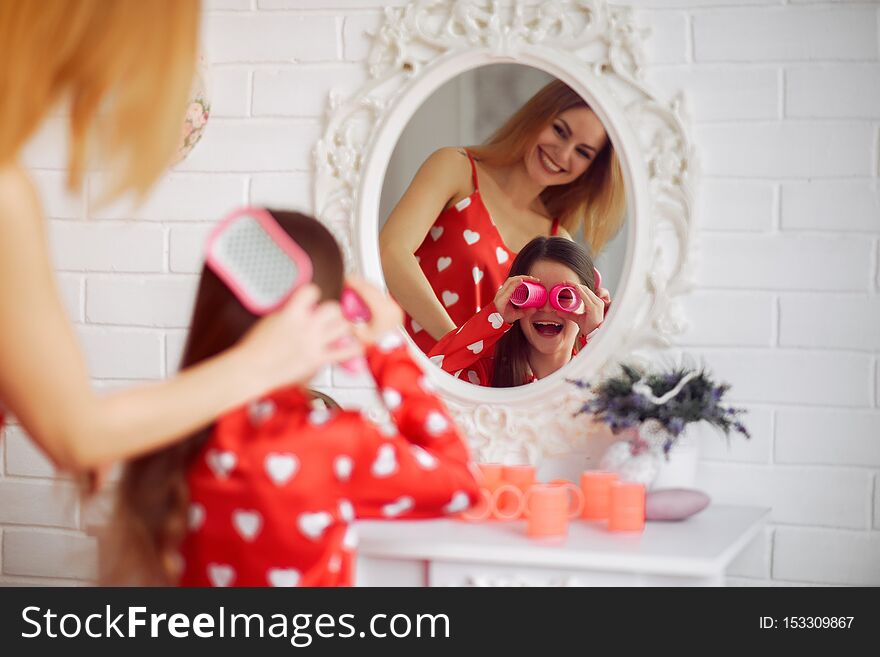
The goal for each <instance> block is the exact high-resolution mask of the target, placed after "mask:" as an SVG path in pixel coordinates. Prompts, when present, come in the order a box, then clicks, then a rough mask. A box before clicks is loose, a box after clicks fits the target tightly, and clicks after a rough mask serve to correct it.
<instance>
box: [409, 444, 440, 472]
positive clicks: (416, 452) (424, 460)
mask: <svg viewBox="0 0 880 657" xmlns="http://www.w3.org/2000/svg"><path fill="white" fill-rule="evenodd" d="M410 451H411V452H412V455H413V456H414V457H415V459H416V462H417V463H418V464H419V465H420V466H421V467H423V468H424V469H425V470H434V469H436V468H437V466H438V465H439V464H440V462H439V461H438V460H437V457H436V456H434V455H433V454H431V452H428V451H427V450H425V449H424V448H422V447H419V446H418V445H412V446H410Z"/></svg>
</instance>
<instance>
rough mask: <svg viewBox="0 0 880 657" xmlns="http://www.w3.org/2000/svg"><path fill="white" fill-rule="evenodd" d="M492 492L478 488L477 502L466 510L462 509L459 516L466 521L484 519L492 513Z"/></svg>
mask: <svg viewBox="0 0 880 657" xmlns="http://www.w3.org/2000/svg"><path fill="white" fill-rule="evenodd" d="M492 508H493V507H492V493H490V492H489V490H488V489H486V488H480V496H479V498H477V503H476V504H474V505H473V506H472V507H471V508H470V509H468V510H467V511H462V512H461V514H460V517H461V519H462V520H467V521H468V522H479V521H481V520H486V519H488V518H489V516H490V515H492Z"/></svg>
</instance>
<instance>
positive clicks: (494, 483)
mask: <svg viewBox="0 0 880 657" xmlns="http://www.w3.org/2000/svg"><path fill="white" fill-rule="evenodd" d="M477 468H478V469H479V470H480V475H481V476H482V481H481V482H480V485H481V486H485V487H486V488H488V489H489V492H490V493H491V492H492V491H494V490H495V489H496V488H498V487H499V486H500V485H501V484H503V483H504V481H503V476H504V466H503V465H502V464H500V463H477Z"/></svg>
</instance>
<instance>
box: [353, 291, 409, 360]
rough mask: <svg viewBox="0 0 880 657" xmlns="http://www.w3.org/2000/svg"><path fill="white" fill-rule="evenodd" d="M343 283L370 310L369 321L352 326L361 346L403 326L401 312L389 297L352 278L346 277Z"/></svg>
mask: <svg viewBox="0 0 880 657" xmlns="http://www.w3.org/2000/svg"><path fill="white" fill-rule="evenodd" d="M345 283H346V285H348V286H349V287H350V288H351V289H352V290H354V291H355V292H356V293H357V294H358V296H359V297H360V298H361V300H362V301H363V302H364V303H365V304H366V305H367V308H369V309H370V319H369V320H367V321H365V322H362V323H357V324H353V325H352V331H353V332H354V334H355V335H356V336H357V338H358V340H360V341H361V343H362V344H364V345H368V344H373V343H374V342H376V340H378V339H379V338H380V337H381V336H382V335H385V334H386V333H388V332H390V331H395V330H399V329H400V327H401V325H402V324H403V311H402V310H401V309H400V306H398V305H397V304H396V303H395V302H394V300H392V299H391V297H389V296H387V295H386V294H383V293H382V292H380V291H379V290H378V289H376V288H375V287H374V286H373V285H370V284H369V283H367V282H366V281H364V280H362V279H360V278H356V277H354V276H352V277H348V278H347V279H346V281H345Z"/></svg>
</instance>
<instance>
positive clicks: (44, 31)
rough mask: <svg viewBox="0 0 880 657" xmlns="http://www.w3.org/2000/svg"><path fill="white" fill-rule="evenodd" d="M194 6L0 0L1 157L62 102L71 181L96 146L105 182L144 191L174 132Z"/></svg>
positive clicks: (194, 1) (178, 1)
mask: <svg viewBox="0 0 880 657" xmlns="http://www.w3.org/2000/svg"><path fill="white" fill-rule="evenodd" d="M199 12H200V0H11V1H6V0H4V1H3V2H0V49H2V51H0V98H2V99H3V100H2V103H0V164H4V163H9V162H11V161H13V160H14V159H15V158H16V157H17V156H18V154H19V151H20V150H21V148H22V146H23V145H24V144H25V143H26V142H27V141H28V140H29V139H30V138H31V137H32V136H33V134H34V133H35V132H36V130H37V128H39V126H40V124H41V123H42V122H43V119H44V118H45V117H46V114H47V113H48V112H49V111H50V110H51V109H52V108H53V107H55V106H56V105H57V104H58V102H59V101H69V103H70V105H69V108H70V119H69V130H70V135H69V136H70V139H69V147H68V149H69V150H68V164H67V168H68V187H69V188H70V189H71V190H75V189H77V188H78V187H80V185H81V184H82V180H83V175H84V173H85V170H86V168H87V167H88V165H89V160H90V156H91V152H90V150H91V148H92V147H93V146H94V147H95V148H96V149H97V152H98V155H99V156H100V157H101V159H102V164H103V165H104V167H105V168H107V169H110V170H112V171H113V172H114V174H115V177H114V178H113V180H112V183H111V186H110V191H112V192H113V193H114V194H116V193H120V192H123V191H125V190H128V189H133V190H134V191H136V192H137V193H138V194H140V195H143V194H144V193H145V192H146V191H147V190H148V189H149V188H150V186H151V185H152V184H153V182H155V180H156V179H157V178H158V177H159V175H160V174H161V173H162V171H164V170H165V168H166V167H167V166H168V165H169V164H170V162H171V159H172V157H173V155H174V150H175V147H176V146H177V144H178V142H179V139H180V136H181V131H182V127H183V119H184V113H185V111H186V102H187V99H188V97H189V92H190V90H191V87H192V82H193V76H194V73H195V64H196V54H197V48H198V29H199ZM99 114H100V117H99ZM93 138H94V139H95V141H94V142H92V139H93Z"/></svg>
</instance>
